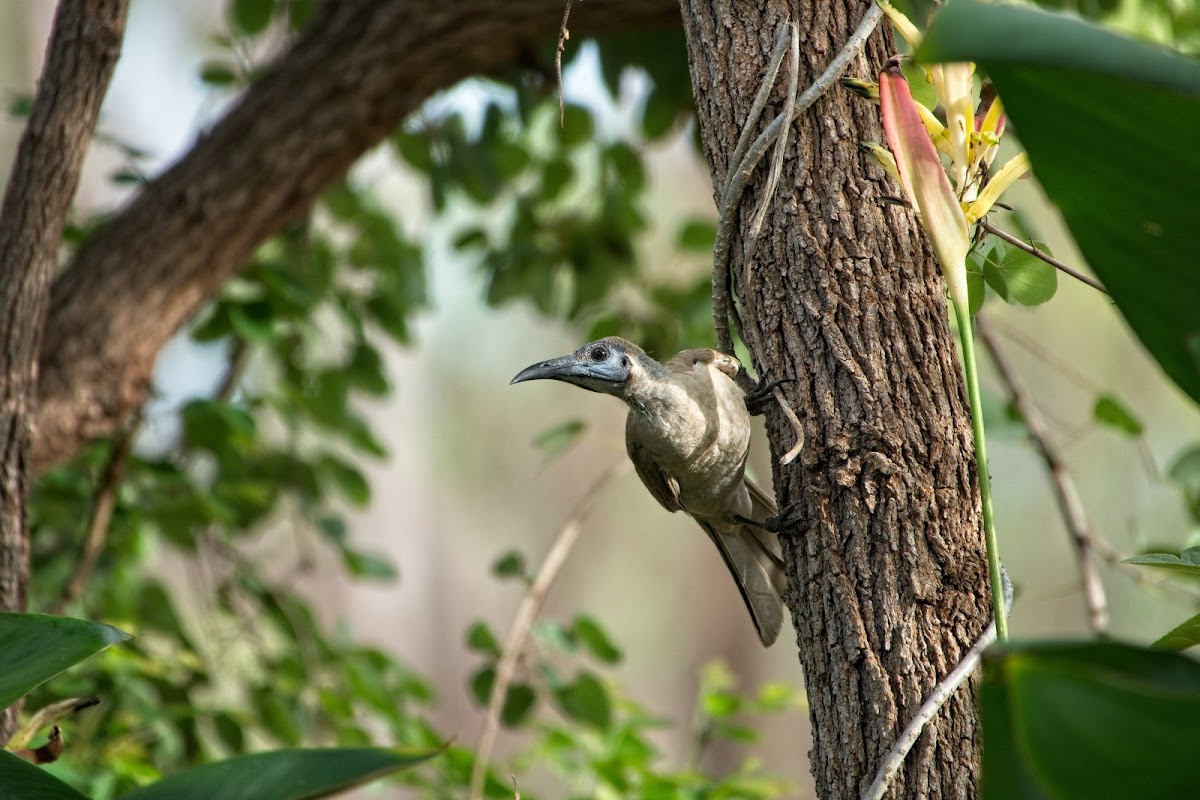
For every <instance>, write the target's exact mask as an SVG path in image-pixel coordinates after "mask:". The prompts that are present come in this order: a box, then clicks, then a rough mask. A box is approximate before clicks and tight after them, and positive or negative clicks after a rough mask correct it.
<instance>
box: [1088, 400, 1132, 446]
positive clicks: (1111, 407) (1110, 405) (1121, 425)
mask: <svg viewBox="0 0 1200 800" xmlns="http://www.w3.org/2000/svg"><path fill="white" fill-rule="evenodd" d="M1092 417H1093V418H1094V419H1095V420H1096V421H1097V422H1099V423H1101V424H1103V425H1108V426H1109V427H1110V428H1116V429H1117V430H1119V431H1121V432H1122V433H1127V434H1129V435H1130V436H1141V435H1142V430H1143V428H1142V423H1141V421H1140V420H1139V419H1138V418H1137V417H1135V416H1134V415H1133V412H1131V411H1130V410H1129V409H1128V408H1127V407H1126V406H1125V404H1124V403H1122V402H1121V401H1120V400H1118V399H1117V398H1115V397H1113V396H1112V395H1110V394H1105V395H1101V396H1100V398H1099V399H1098V400H1096V406H1095V408H1093V409H1092Z"/></svg>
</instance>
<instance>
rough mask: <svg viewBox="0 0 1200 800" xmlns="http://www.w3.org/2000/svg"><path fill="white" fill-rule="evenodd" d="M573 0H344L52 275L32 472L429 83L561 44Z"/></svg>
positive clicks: (654, 9) (106, 411)
mask: <svg viewBox="0 0 1200 800" xmlns="http://www.w3.org/2000/svg"><path fill="white" fill-rule="evenodd" d="M562 15H563V0H508V2H504V3H497V2H495V0H454V2H446V0H336V2H326V3H323V4H322V5H321V7H320V8H319V9H318V10H317V12H316V13H315V14H314V19H313V20H312V22H311V23H310V24H309V26H308V28H307V30H306V31H305V32H304V33H303V34H302V35H301V36H300V38H299V39H298V40H297V41H296V42H295V44H294V45H293V46H292V47H291V48H290V49H289V51H288V52H287V53H286V54H284V55H283V57H282V58H280V59H279V60H278V61H277V62H276V63H275V65H274V66H272V67H271V68H270V69H268V70H267V71H266V73H265V74H264V75H263V76H262V77H261V78H260V79H259V80H257V81H256V82H255V83H254V85H252V86H251V87H250V88H249V89H248V90H247V91H246V94H245V95H244V96H243V98H242V99H241V101H240V102H238V103H237V104H236V105H235V106H234V107H233V108H232V109H231V110H230V111H229V113H227V114H226V115H225V117H224V118H222V119H221V120H220V121H219V122H218V123H217V124H216V125H214V126H213V128H212V129H211V130H209V131H208V132H207V133H206V134H205V135H203V136H202V137H201V138H200V140H199V141H198V142H197V143H196V145H195V146H194V147H193V148H192V150H191V151H190V152H189V153H187V155H185V156H184V157H183V158H182V159H180V160H179V162H177V163H176V164H175V165H174V166H172V167H171V168H170V169H169V170H167V171H166V172H165V173H164V174H162V175H161V176H159V177H158V178H156V179H155V180H153V181H152V182H151V183H150V184H149V185H147V186H146V187H145V188H144V189H143V190H142V191H141V192H140V193H139V194H138V195H137V196H136V197H135V198H134V199H133V200H132V202H130V204H129V205H128V206H127V207H126V208H124V209H123V210H122V211H121V212H120V213H119V214H118V215H117V216H116V218H115V219H113V220H112V221H111V222H110V223H109V224H108V225H107V226H105V228H104V229H103V230H101V231H100V232H99V233H97V234H96V235H95V236H93V237H92V238H91V239H90V240H89V241H88V243H87V245H86V246H85V247H84V248H83V249H82V250H81V251H80V252H79V253H78V254H77V256H76V257H75V259H74V261H73V262H72V264H71V265H70V268H69V269H68V270H67V271H66V272H65V273H64V275H63V277H62V278H61V279H60V280H59V281H57V282H56V283H55V285H54V290H53V297H52V301H51V311H50V318H49V320H48V323H47V330H46V336H45V339H44V341H43V344H42V356H41V380H40V385H39V392H40V395H41V403H40V405H39V407H38V408H37V411H36V414H37V417H36V429H37V436H36V438H35V440H34V447H33V456H32V469H33V471H34V473H35V474H36V473H40V472H42V471H44V470H45V469H46V468H48V467H50V466H52V465H54V464H56V463H58V462H60V461H63V460H65V459H67V458H69V457H70V456H72V455H74V454H75V453H76V452H78V451H79V450H80V449H81V448H82V447H83V446H84V445H85V444H86V443H87V442H89V441H91V440H92V439H95V438H97V437H100V436H104V435H107V434H110V433H112V432H113V431H115V430H116V429H117V428H118V427H119V426H120V425H121V424H122V423H123V421H124V420H125V419H126V417H127V415H128V413H129V411H130V410H132V409H134V408H137V407H138V406H140V405H141V404H142V403H143V402H144V401H145V400H146V397H147V394H148V392H149V389H150V373H151V369H152V367H153V364H154V358H155V356H156V355H157V354H158V351H159V350H160V349H162V347H163V345H165V344H166V343H167V341H168V340H169V339H170V338H171V336H173V335H174V333H175V331H176V330H178V329H179V327H180V326H181V325H182V324H183V323H184V322H186V321H187V320H188V319H190V318H191V317H192V316H193V315H195V313H196V312H197V311H198V310H199V309H200V308H201V307H202V306H203V305H204V303H206V302H207V301H209V300H210V299H212V297H213V296H214V295H215V294H216V293H217V292H218V291H219V290H220V288H221V287H222V286H224V285H225V283H227V282H228V281H229V279H230V278H231V277H232V276H233V275H234V274H235V273H236V272H237V271H238V270H239V269H241V268H242V267H243V266H244V265H245V263H246V261H247V259H248V258H249V256H250V254H251V253H252V252H253V251H254V248H255V247H257V246H258V244H259V243H261V242H262V241H263V240H264V239H265V238H267V237H268V236H270V235H272V234H274V233H276V232H278V231H279V230H281V229H282V228H283V227H284V226H285V225H286V224H287V223H288V222H289V221H291V220H292V219H293V218H295V217H296V216H297V215H299V214H300V213H302V212H303V211H304V210H306V209H307V208H308V207H309V206H311V205H312V203H313V201H314V200H316V198H317V197H318V196H319V195H320V193H321V192H322V191H323V190H324V189H326V188H327V187H328V186H329V185H330V184H331V183H332V182H334V181H335V180H337V179H338V178H340V177H341V176H342V175H344V174H345V172H346V170H347V169H348V168H349V167H350V165H351V164H352V163H353V162H354V161H355V160H356V159H357V158H358V157H359V156H360V155H362V154H363V153H364V152H365V151H366V150H367V149H369V148H370V147H372V146H373V145H375V144H377V143H378V142H379V141H380V140H382V139H383V138H384V137H385V136H387V135H388V134H389V133H391V132H392V131H393V130H394V129H395V128H396V126H397V125H399V124H400V122H401V121H402V120H403V119H404V118H405V117H406V116H407V115H408V114H409V113H411V112H412V111H414V110H416V109H417V108H418V107H419V106H420V104H421V103H422V102H423V101H424V100H425V99H426V98H427V97H429V96H430V95H431V94H433V93H434V92H436V91H438V90H439V89H445V88H447V87H449V86H452V85H454V84H455V83H457V82H458V81H460V80H462V79H464V78H467V77H470V76H472V75H488V74H495V73H497V72H500V71H502V70H504V69H508V68H512V67H513V66H516V65H518V64H520V63H521V62H522V61H523V60H526V59H527V57H528V54H529V53H530V52H531V50H532V48H533V47H534V45H536V44H538V43H542V42H545V41H547V40H549V41H553V40H554V38H555V36H556V35H557V33H558V29H559V25H560V23H561V22H562ZM678 24H679V7H678V5H677V3H676V0H610V1H609V2H604V3H586V4H581V6H580V8H578V9H577V10H576V11H575V13H573V14H572V15H571V30H572V32H573V34H574V35H576V36H581V35H588V34H594V33H603V32H605V31H613V30H626V31H627V30H636V29H639V28H646V27H655V26H658V27H665V26H668V25H678Z"/></svg>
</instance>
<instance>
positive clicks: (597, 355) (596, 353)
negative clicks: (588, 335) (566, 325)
mask: <svg viewBox="0 0 1200 800" xmlns="http://www.w3.org/2000/svg"><path fill="white" fill-rule="evenodd" d="M588 355H589V356H591V358H592V361H597V362H598V361H608V348H607V347H593V348H592V351H591V352H590V353H588Z"/></svg>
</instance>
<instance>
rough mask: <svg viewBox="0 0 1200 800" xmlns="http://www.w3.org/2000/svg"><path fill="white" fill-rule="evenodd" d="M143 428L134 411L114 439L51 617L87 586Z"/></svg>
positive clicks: (73, 599)
mask: <svg viewBox="0 0 1200 800" xmlns="http://www.w3.org/2000/svg"><path fill="white" fill-rule="evenodd" d="M141 427H142V414H141V410H140V409H139V410H138V411H135V412H134V414H133V416H132V418H131V420H130V421H129V424H127V425H126V426H125V430H123V431H121V432H120V433H118V434H117V435H116V437H114V439H113V443H112V452H111V453H109V455H108V461H107V462H105V464H104V469H103V471H101V473H100V479H99V481H98V482H97V483H96V490H95V492H94V493H93V494H92V514H91V517H90V518H89V519H88V527H87V535H86V536H85V537H84V540H83V548H82V549H81V550H80V553H79V560H78V561H77V562H76V563H75V569H74V570H73V571H72V572H71V577H70V578H69V579H68V580H67V583H66V585H64V586H63V590H62V593H61V594H60V595H59V597H58V600H57V601H56V602H55V603H54V605H53V606H51V608H50V613H51V614H62V613H63V611H65V610H66V608H67V606H69V605H70V604H71V603H73V602H75V601H76V600H77V599H79V596H80V595H82V594H83V590H84V587H86V586H87V581H88V578H89V577H90V576H91V574H92V570H93V569H95V568H96V561H97V560H98V559H99V558H100V552H101V551H102V550H103V549H104V541H105V539H107V538H108V529H109V526H110V525H111V523H112V516H113V511H114V510H115V509H116V505H117V490H118V489H120V488H121V478H122V477H123V476H124V474H125V465H126V464H127V463H128V461H129V454H130V452H132V450H133V440H134V439H135V438H136V437H137V433H138V431H139V430H140V429H141Z"/></svg>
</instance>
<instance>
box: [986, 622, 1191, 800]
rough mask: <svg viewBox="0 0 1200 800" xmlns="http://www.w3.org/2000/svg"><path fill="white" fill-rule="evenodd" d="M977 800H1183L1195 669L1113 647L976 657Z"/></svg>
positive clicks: (1060, 646) (1038, 648)
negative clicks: (980, 665)
mask: <svg viewBox="0 0 1200 800" xmlns="http://www.w3.org/2000/svg"><path fill="white" fill-rule="evenodd" d="M981 708H982V717H983V736H984V739H985V740H986V741H987V743H988V744H987V747H985V748H984V754H983V759H984V764H983V770H984V775H983V788H984V792H983V794H984V798H986V800H996V799H997V798H1039V797H1045V798H1056V799H1057V798H1063V799H1064V800H1068V799H1071V798H1080V799H1081V800H1082V799H1083V798H1097V797H1163V798H1166V797H1189V796H1191V795H1192V794H1193V793H1194V789H1195V776H1194V773H1193V770H1192V769H1191V768H1190V766H1189V765H1190V764H1192V763H1193V762H1194V758H1195V742H1196V741H1200V664H1198V663H1196V662H1195V661H1192V660H1191V659H1189V658H1186V657H1184V656H1181V655H1177V654H1174V653H1163V652H1159V651H1154V650H1147V649H1143V648H1138V647H1132V646H1129V645H1123V644H1115V643H1092V642H1087V643H1057V642H1038V643H1031V644H1014V645H1010V646H1006V647H1001V648H996V649H993V650H990V651H988V653H987V654H986V655H985V656H984V680H983V687H982V692H981Z"/></svg>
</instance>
